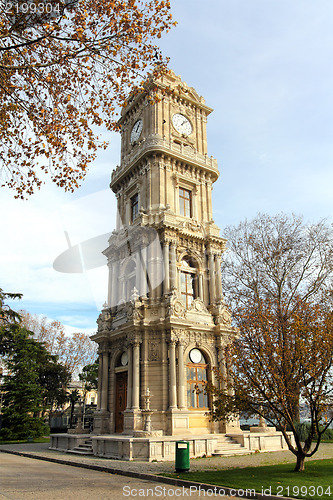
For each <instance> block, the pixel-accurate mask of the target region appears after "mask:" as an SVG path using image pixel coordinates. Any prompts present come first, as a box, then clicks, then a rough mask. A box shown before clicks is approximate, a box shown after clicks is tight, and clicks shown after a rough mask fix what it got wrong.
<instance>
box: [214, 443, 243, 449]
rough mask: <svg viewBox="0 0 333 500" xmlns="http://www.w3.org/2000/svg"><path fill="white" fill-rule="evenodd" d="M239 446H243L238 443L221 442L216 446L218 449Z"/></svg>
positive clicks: (237, 447)
mask: <svg viewBox="0 0 333 500" xmlns="http://www.w3.org/2000/svg"><path fill="white" fill-rule="evenodd" d="M239 448H244V447H243V446H242V445H241V444H239V443H221V444H218V446H217V449H218V450H237V449H239Z"/></svg>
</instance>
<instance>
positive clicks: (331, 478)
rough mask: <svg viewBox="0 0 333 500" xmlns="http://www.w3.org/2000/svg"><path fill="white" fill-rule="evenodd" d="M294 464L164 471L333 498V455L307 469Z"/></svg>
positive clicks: (286, 494) (203, 480)
mask: <svg viewBox="0 0 333 500" xmlns="http://www.w3.org/2000/svg"><path fill="white" fill-rule="evenodd" d="M293 468H294V464H277V465H267V466H263V467H244V468H237V469H228V470H217V471H211V470H209V471H202V472H187V473H181V474H180V473H175V474H164V475H167V476H169V477H179V478H181V479H187V480H188V481H197V482H199V483H208V484H214V485H219V486H228V487H229V488H230V487H231V488H237V489H242V490H250V489H255V490H256V492H257V493H261V494H266V495H270V494H271V495H278V496H284V497H295V498H305V499H313V500H333V459H328V460H311V461H308V462H307V461H305V471H304V472H294V471H293ZM244 496H245V495H244Z"/></svg>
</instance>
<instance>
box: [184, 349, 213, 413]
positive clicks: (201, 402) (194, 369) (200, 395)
mask: <svg viewBox="0 0 333 500" xmlns="http://www.w3.org/2000/svg"><path fill="white" fill-rule="evenodd" d="M186 371H187V407H188V408H189V409H200V408H208V396H207V394H205V392H204V387H205V384H206V382H207V380H208V363H207V361H206V359H205V357H204V355H203V354H202V352H201V351H200V350H199V349H192V350H191V351H190V352H189V355H188V358H187V365H186Z"/></svg>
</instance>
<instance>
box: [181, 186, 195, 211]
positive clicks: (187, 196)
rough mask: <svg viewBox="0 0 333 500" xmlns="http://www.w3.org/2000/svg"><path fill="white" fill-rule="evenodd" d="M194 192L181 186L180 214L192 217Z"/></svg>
mask: <svg viewBox="0 0 333 500" xmlns="http://www.w3.org/2000/svg"><path fill="white" fill-rule="evenodd" d="M191 205H192V193H191V191H188V190H187V189H183V188H179V210H180V215H184V216H185V217H192V207H191Z"/></svg>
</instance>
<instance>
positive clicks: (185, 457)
mask: <svg viewBox="0 0 333 500" xmlns="http://www.w3.org/2000/svg"><path fill="white" fill-rule="evenodd" d="M189 469H190V443H189V442H188V441H176V472H187V471H188V470H189Z"/></svg>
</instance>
